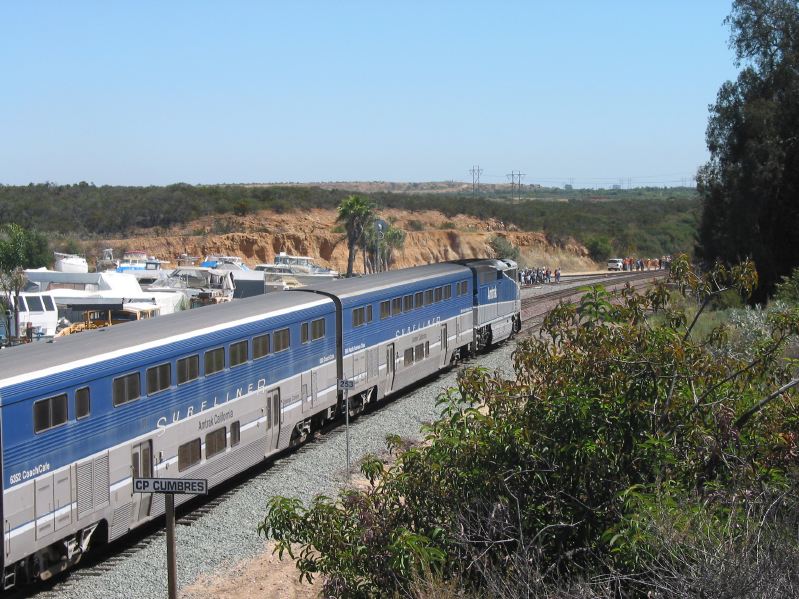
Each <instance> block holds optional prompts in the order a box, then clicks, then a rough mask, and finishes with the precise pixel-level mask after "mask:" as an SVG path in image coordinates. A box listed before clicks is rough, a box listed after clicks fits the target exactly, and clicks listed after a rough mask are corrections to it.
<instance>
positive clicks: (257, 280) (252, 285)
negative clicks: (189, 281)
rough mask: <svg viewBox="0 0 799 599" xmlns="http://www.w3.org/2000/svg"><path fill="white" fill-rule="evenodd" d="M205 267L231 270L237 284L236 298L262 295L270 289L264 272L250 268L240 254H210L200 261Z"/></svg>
mask: <svg viewBox="0 0 799 599" xmlns="http://www.w3.org/2000/svg"><path fill="white" fill-rule="evenodd" d="M200 266H201V267H203V268H213V269H215V270H223V271H226V272H229V273H230V274H231V277H232V279H233V283H234V285H235V286H236V290H235V292H234V295H233V297H235V298H236V299H239V298H242V297H250V296H253V295H261V294H263V293H265V292H266V291H268V290H269V289H268V288H267V287H268V286H266V285H265V281H264V273H262V272H258V271H257V270H250V268H249V267H248V266H247V265H246V264H245V263H244V260H242V259H241V258H239V257H238V256H217V255H213V254H211V255H208V256H206V257H205V260H203V261H202V262H201V263H200Z"/></svg>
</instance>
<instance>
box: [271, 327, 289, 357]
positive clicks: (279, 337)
mask: <svg viewBox="0 0 799 599" xmlns="http://www.w3.org/2000/svg"><path fill="white" fill-rule="evenodd" d="M274 335H275V351H276V352H279V351H283V350H284V349H288V348H289V347H291V333H290V332H289V330H288V329H280V330H279V331H275V333H274Z"/></svg>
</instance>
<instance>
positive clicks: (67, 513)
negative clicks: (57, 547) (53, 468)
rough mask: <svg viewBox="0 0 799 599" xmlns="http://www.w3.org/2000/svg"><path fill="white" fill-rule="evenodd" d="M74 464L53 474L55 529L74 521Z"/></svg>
mask: <svg viewBox="0 0 799 599" xmlns="http://www.w3.org/2000/svg"><path fill="white" fill-rule="evenodd" d="M71 475H72V466H70V467H69V468H66V469H65V470H61V471H60V472H56V473H55V474H54V475H53V500H54V507H55V529H56V530H61V529H62V528H64V527H65V526H68V525H69V524H71V523H72V484H71V482H72V476H71Z"/></svg>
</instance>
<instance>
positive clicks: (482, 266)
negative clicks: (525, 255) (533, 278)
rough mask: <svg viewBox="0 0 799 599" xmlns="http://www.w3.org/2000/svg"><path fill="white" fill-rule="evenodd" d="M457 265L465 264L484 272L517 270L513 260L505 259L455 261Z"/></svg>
mask: <svg viewBox="0 0 799 599" xmlns="http://www.w3.org/2000/svg"><path fill="white" fill-rule="evenodd" d="M455 263H456V264H463V265H464V266H468V267H470V268H474V269H475V270H478V271H482V270H502V271H505V270H508V269H510V268H516V262H514V261H513V260H508V259H503V260H498V259H496V258H475V259H470V260H455Z"/></svg>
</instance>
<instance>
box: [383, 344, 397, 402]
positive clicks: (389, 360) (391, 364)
mask: <svg viewBox="0 0 799 599" xmlns="http://www.w3.org/2000/svg"><path fill="white" fill-rule="evenodd" d="M395 359H396V358H395V355H394V344H393V343H389V344H388V345H387V346H386V394H388V393H389V392H390V391H391V390H392V389H393V388H394V368H395V366H396V364H397V363H396V361H395Z"/></svg>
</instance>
